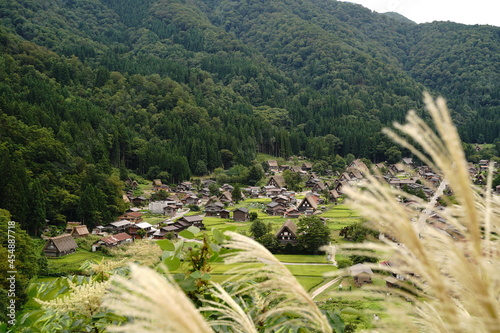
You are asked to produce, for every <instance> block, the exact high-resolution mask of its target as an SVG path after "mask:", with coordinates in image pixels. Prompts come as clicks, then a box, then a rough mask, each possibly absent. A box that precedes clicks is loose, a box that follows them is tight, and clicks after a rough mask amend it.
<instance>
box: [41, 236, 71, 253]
mask: <svg viewBox="0 0 500 333" xmlns="http://www.w3.org/2000/svg"><path fill="white" fill-rule="evenodd" d="M50 243H53V244H54V246H55V247H56V249H57V251H59V252H66V251H70V250H73V249H76V248H77V247H78V245H76V242H75V240H74V239H73V237H71V235H70V234H64V235H61V236H57V237H51V238H49V239H47V244H45V247H44V248H43V249H44V250H45V248H47V246H48V245H49V244H50Z"/></svg>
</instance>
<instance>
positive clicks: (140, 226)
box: [135, 222, 152, 229]
mask: <svg viewBox="0 0 500 333" xmlns="http://www.w3.org/2000/svg"><path fill="white" fill-rule="evenodd" d="M135 226H136V227H139V228H141V229H146V228H151V227H152V225H151V224H149V223H148V222H141V223H136V224H135Z"/></svg>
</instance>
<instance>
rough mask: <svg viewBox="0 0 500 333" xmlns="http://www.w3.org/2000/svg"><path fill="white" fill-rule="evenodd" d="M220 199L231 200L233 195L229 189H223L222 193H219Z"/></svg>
mask: <svg viewBox="0 0 500 333" xmlns="http://www.w3.org/2000/svg"><path fill="white" fill-rule="evenodd" d="M220 199H221V200H224V199H225V200H228V201H233V195H232V194H231V192H229V191H225V192H224V193H222V194H221V196H220Z"/></svg>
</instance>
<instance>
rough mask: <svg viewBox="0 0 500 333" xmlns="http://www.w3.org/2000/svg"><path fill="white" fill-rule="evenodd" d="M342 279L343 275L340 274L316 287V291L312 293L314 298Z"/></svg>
mask: <svg viewBox="0 0 500 333" xmlns="http://www.w3.org/2000/svg"><path fill="white" fill-rule="evenodd" d="M340 280H342V276H339V277H337V278H335V279H333V280H331V281H328V282H327V283H325V284H324V285H322V286H321V287H319V288H318V289H316V290H315V291H313V292H312V293H311V298H312V299H314V298H316V296H318V295H319V294H321V293H322V292H324V291H325V290H326V289H328V288H330V287H331V286H333V285H334V284H335V283H337V282H339V281H340Z"/></svg>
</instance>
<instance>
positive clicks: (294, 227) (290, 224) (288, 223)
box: [276, 219, 297, 236]
mask: <svg viewBox="0 0 500 333" xmlns="http://www.w3.org/2000/svg"><path fill="white" fill-rule="evenodd" d="M285 229H288V230H290V231H291V232H292V233H293V234H294V235H295V236H297V225H296V224H295V223H294V222H293V221H292V220H290V219H288V220H286V222H285V223H283V225H282V226H281V228H280V229H279V230H278V232H276V236H279V235H280V234H281V233H282V232H283V231H284V230H285Z"/></svg>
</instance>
